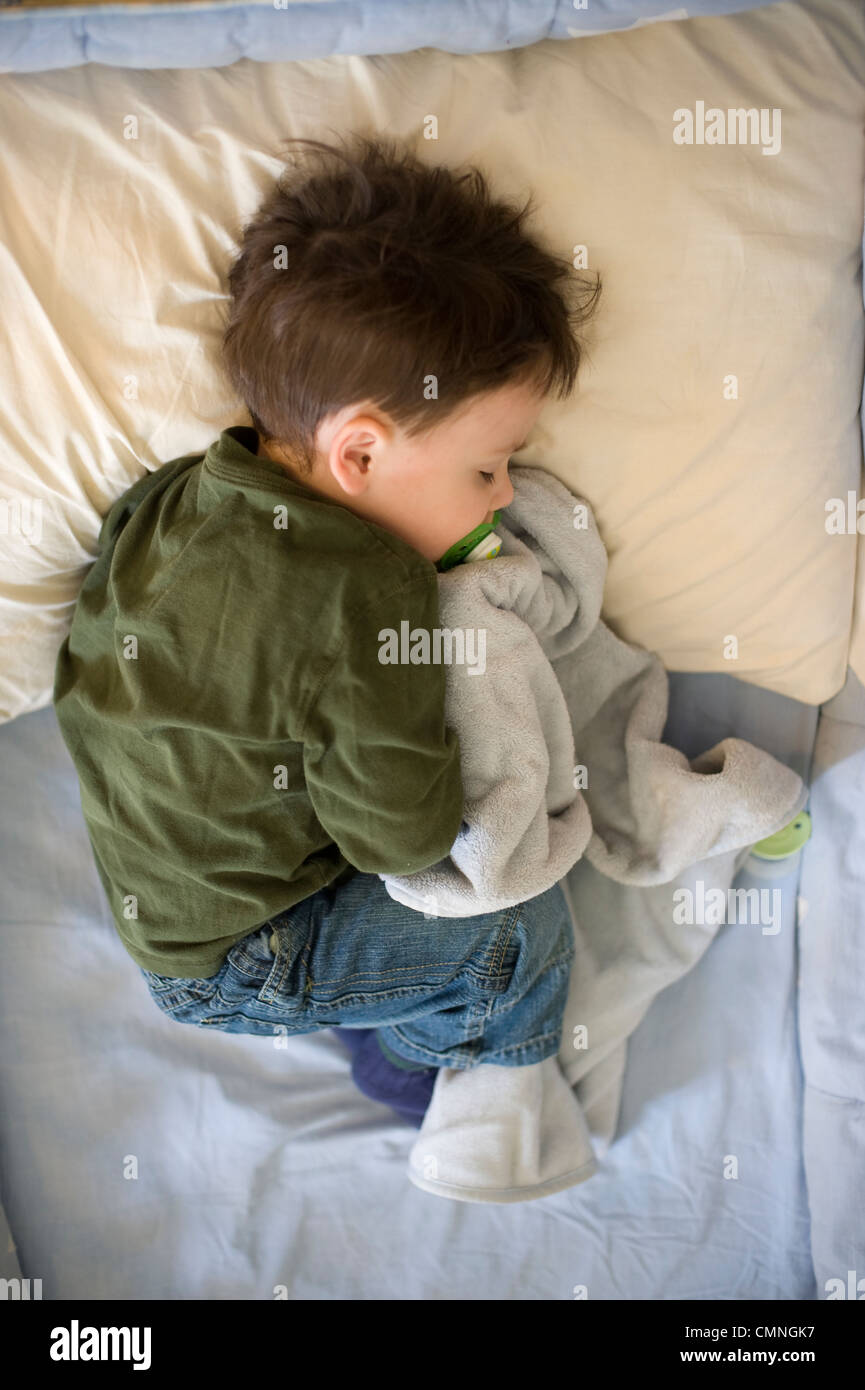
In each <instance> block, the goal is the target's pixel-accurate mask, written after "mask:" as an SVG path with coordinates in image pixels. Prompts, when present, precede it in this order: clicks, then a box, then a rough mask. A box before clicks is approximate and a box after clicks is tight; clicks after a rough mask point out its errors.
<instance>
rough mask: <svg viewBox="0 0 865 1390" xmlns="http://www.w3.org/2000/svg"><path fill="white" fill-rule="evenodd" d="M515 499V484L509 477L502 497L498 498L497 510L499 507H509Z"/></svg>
mask: <svg viewBox="0 0 865 1390" xmlns="http://www.w3.org/2000/svg"><path fill="white" fill-rule="evenodd" d="M513 500H514V485H513V483H512V482H511V480H510V478H508V479H507V480H506V482H505V489H504V492H503V493H502V495H501V497H500V498H499V500H498V504H497V508H496V510H498V508H499V507H509V506H510V505H511V503H512V502H513ZM490 520H492V517H490Z"/></svg>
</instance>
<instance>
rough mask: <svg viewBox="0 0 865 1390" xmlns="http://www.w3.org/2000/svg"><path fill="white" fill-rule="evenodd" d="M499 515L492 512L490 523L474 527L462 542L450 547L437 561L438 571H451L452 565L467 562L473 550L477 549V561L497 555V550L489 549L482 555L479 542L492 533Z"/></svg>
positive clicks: (485, 522) (486, 522)
mask: <svg viewBox="0 0 865 1390" xmlns="http://www.w3.org/2000/svg"><path fill="white" fill-rule="evenodd" d="M500 515H501V513H500V512H493V519H492V521H484V522H482V523H481V525H480V526H476V527H475V529H474V530H473V531H469V533H468V535H467V536H463V538H462V540H459V541H457V542H456V543H455V544H454V545H452V546H450V548H449V549H448V550H446V551H445V553H444V555H443V556H442V557H441V559H440V560H439V562H438V565H437V566H436V568H437V569H439V570H451V569H453V567H454V565H461V564H462V563H463V561H464V560H467V559H468V558H469V555H470V554H471V552H472V551H473V550H475V549H478V554H477V555H476V556H475V559H477V560H481V559H492V557H493V556H494V555H498V553H499V551H498V548H493V547H490V548H488V549H487V550H486V552H485V553H483V554H482V553H481V551H480V549H479V547H480V545H481V542H482V541H485V540H486V539H487V537H488V536H490V535H491V533H492V532H493V531H494V529H495V527H496V525H497V523H498V520H499V517H500ZM496 539H498V537H496ZM500 547H501V541H499V548H500Z"/></svg>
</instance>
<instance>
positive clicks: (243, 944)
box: [219, 914, 306, 1005]
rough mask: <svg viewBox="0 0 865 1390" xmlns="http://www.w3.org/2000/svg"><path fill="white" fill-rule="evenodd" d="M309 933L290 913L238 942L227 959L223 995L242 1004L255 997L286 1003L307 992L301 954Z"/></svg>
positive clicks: (276, 918) (258, 928)
mask: <svg viewBox="0 0 865 1390" xmlns="http://www.w3.org/2000/svg"><path fill="white" fill-rule="evenodd" d="M305 938H306V932H305V928H304V927H303V926H298V924H297V923H296V922H294V923H289V922H288V921H287V914H280V916H278V917H274V918H271V920H270V921H269V922H265V923H264V925H263V926H261V927H257V928H256V930H255V931H254V932H250V933H249V935H248V936H244V937H242V938H241V940H240V941H236V942H235V944H234V945H233V946H232V948H231V950H230V951H229V953H228V956H227V958H226V971H225V976H224V978H223V979H222V980H221V982H220V990H219V994H220V998H221V999H222V1000H224V1002H225V1003H226V1004H238V1003H241V1002H242V1001H243V1000H248V999H250V998H251V997H252V998H254V999H255V1000H257V1002H258V1003H260V1004H280V1005H285V1004H286V1003H289V1002H290V1001H291V1000H292V999H294V998H296V997H297V996H298V995H301V996H302V994H303V988H304V984H303V980H302V978H301V976H302V974H303V971H302V968H301V960H300V958H301V956H302V954H303V946H304V944H305Z"/></svg>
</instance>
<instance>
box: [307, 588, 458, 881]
mask: <svg viewBox="0 0 865 1390" xmlns="http://www.w3.org/2000/svg"><path fill="white" fill-rule="evenodd" d="M401 624H402V625H403V626H402V627H401ZM438 624H439V609H438V584H437V581H436V578H435V576H434V575H433V574H431V575H430V576H429V577H428V578H426V577H421V578H419V579H413V580H410V581H408V582H406V583H405V584H403V585H401V586H400V587H399V588H398V589H396V590H394V592H392V593H391V594H389V595H387V596H386V597H385V598H383V599H378V600H377V601H376V602H375V603H374V604H371V605H370V606H369V607H367V608H361V609H360V610H359V611H358V610H355V612H353V613H352V614H351V615H350V617H349V618H348V620H347V630H346V635H345V638H344V640H343V643H342V645H341V647H340V650H339V651H338V653H337V655H336V657H335V658H334V660H333V663H332V665H331V667H330V670H329V671H328V673H327V675H326V676H325V679H324V680H323V682H322V684H321V687H320V689H319V690H318V692H317V694H314V695H313V697H312V702H311V707H310V709H309V712H308V715H307V719H306V723H305V726H304V731H303V759H304V772H305V776H306V786H307V791H308V794H309V797H310V799H311V801H312V805H313V808H314V810H315V813H316V815H317V817H318V819H319V821H320V822H321V825H322V826H323V827H324V829H325V830H326V832H327V833H328V835H330V837H331V839H332V840H333V841H334V843H335V844H336V845H337V846H338V848H339V849H340V851H341V852H342V854H343V855H344V856H345V858H346V859H347V860H348V862H349V863H350V864H353V865H354V867H355V868H356V869H359V870H360V871H361V873H378V874H395V875H396V874H409V873H416V872H417V871H418V870H420V869H426V868H429V867H430V865H432V864H436V863H438V861H439V860H440V859H443V858H445V856H446V855H447V854H448V853H449V851H450V849H451V846H452V845H453V843H454V841H455V840H456V838H457V835H458V833H459V829H460V825H461V823H462V814H463V788H462V778H461V769H460V749H459V739H458V737H457V734H456V733H455V732H454V731H453V730H449V729H446V728H445V716H444V699H445V688H446V687H445V682H446V676H447V668H446V666H445V665H444V664H442V663H441V661H439V662H437V663H434V662H433V661H432V660H431V659H430V660H428V661H427V662H426V663H423V662H412V661H411V660H410V659H408V658H407V651H406V649H409V650H410V648H411V641H410V633H411V632H414V631H416V630H418V629H421V630H425V631H427V632H428V633H429V634H430V636H431V635H432V633H433V630H434V629H435V628H436V627H437V625H438ZM388 629H390V630H391V631H392V632H394V633H395V634H396V638H395V640H396V644H397V645H398V646H399V645H400V641H401V636H402V637H403V638H404V639H405V640H403V641H402V643H401V648H402V649H401V650H398V651H397V658H398V659H397V660H396V661H395V662H393V663H384V662H382V661H381V660H380V659H379V655H380V653H381V652H382V650H383V649H384V648H385V646H386V634H387V630H388ZM429 645H430V652H431V653H432V652H434V651H435V644H433V643H430V644H429Z"/></svg>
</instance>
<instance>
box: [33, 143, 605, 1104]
mask: <svg viewBox="0 0 865 1390" xmlns="http://www.w3.org/2000/svg"><path fill="white" fill-rule="evenodd" d="M287 143H289V144H291V145H294V146H296V147H303V148H297V149H295V150H294V151H293V154H294V159H293V162H292V163H291V164H290V165H289V166H287V167H286V169H285V170H284V172H283V174H282V175H281V177H280V179H279V180H278V181H277V184H276V185H275V187H274V189H273V191H272V192H271V193H270V194H269V196H268V197H267V198H266V199H265V201H264V202H263V204H262V205H261V207H260V208H259V210H258V212H257V213H256V215H255V217H254V218H253V220H252V221H251V222H250V223H249V225H248V226H247V227H246V228H245V230H244V234H243V240H242V245H241V247H240V251H239V254H238V256H237V259H236V260H235V262H234V264H233V266H232V267H231V269H230V272H229V287H230V293H231V303H230V312H229V317H228V322H227V324H226V326H225V333H224V340H223V360H224V365H225V369H226V372H227V376H228V378H229V380H230V381H231V384H232V386H233V387H234V389H235V390H236V391H237V392H238V394H239V395H240V396H241V398H242V399H243V401H244V402H245V404H246V406H247V409H248V411H249V414H250V417H251V419H252V425H251V426H249V425H236V426H234V427H232V428H230V429H226V430H224V431H223V432H222V434H221V435H220V436H219V438H218V439H217V440H216V441H215V442H214V443H212V444H211V445H210V447H209V448H208V449H207V451H206V453H204V454H203V455H202V454H193V455H187V456H184V457H182V458H179V459H176V460H173V461H172V462H170V463H166V464H165V465H163V466H162V467H160V468H158V469H157V470H155V471H154V472H151V473H149V474H146V475H145V476H144V477H142V478H140V479H139V480H138V482H136V483H135V484H134V485H133V486H132V487H131V488H130V489H129V490H128V491H127V492H126V493H125V494H124V495H123V496H122V497H120V498H119V499H118V500H117V501H116V502H115V503H114V505H113V506H112V507H111V509H110V511H109V512H108V514H107V515H106V517H105V519H104V522H103V525H102V530H101V532H100V538H99V540H100V549H99V555H98V558H97V560H96V562H95V563H94V565H93V566H92V567H91V569H90V571H89V572H88V574H87V576H86V579H85V581H84V584H83V587H82V589H81V593H80V597H79V599H78V603H77V605H76V608H75V612H74V614H73V619H72V625H71V629H70V632H69V635H68V637H67V639H66V640H65V642H64V643H63V646H62V648H61V650H60V653H59V655H58V659H57V669H56V677H55V687H54V700H55V706H56V711H57V718H58V721H59V724H60V728H61V731H62V734H63V737H64V739H65V741H66V744H67V747H68V749H69V752H70V754H71V756H72V759H73V761H74V763H75V767H76V770H77V773H78V777H79V781H80V787H81V804H82V811H83V814H84V818H85V821H86V824H87V829H88V833H89V836H90V841H91V845H92V849H93V854H94V858H95V862H96V866H97V869H98V872H99V876H100V879H101V881H102V884H103V886H104V889H105V892H106V894H107V897H108V901H109V904H110V907H111V911H112V915H113V918H114V921H115V924H116V927H117V930H118V932H119V935H120V938H121V941H122V943H123V945H124V947H125V948H126V950H127V952H128V953H129V955H130V956H131V957H132V959H133V960H134V961H135V962H136V964H137V965H138V966H139V968H140V969H141V971H142V973H143V975H144V978H145V981H146V983H147V986H148V989H149V991H150V993H151V996H152V998H153V999H154V1000H155V1002H156V1004H157V1005H158V1006H159V1008H160V1009H162V1010H163V1011H164V1012H165V1013H166V1014H167V1015H168V1016H169V1017H171V1018H173V1019H175V1020H177V1021H178V1022H181V1023H191V1024H194V1025H196V1026H198V1027H202V1028H207V1029H216V1030H220V1031H223V1032H228V1033H253V1034H258V1035H261V1036H275V1035H277V1034H289V1035H290V1034H296V1033H297V1034H299V1033H311V1032H314V1031H316V1030H319V1029H323V1028H330V1027H334V1028H336V1029H337V1030H338V1034H337V1035H338V1036H339V1037H340V1038H341V1039H342V1040H343V1042H344V1043H345V1044H346V1045H347V1047H348V1048H349V1051H350V1052H351V1053H352V1057H353V1067H352V1074H353V1076H354V1079H355V1082H356V1084H357V1085H358V1086H359V1087H360V1089H361V1090H362V1091H364V1093H365V1094H367V1095H370V1096H373V1097H374V1098H375V1099H377V1100H381V1101H384V1102H386V1103H388V1104H390V1105H391V1106H392V1108H393V1109H394V1110H396V1112H397V1113H398V1114H400V1115H401V1116H403V1117H405V1118H407V1119H408V1120H409V1121H410V1122H411V1123H413V1124H415V1125H419V1124H420V1123H421V1121H422V1119H423V1115H424V1112H425V1109H426V1106H427V1104H428V1102H429V1098H430V1095H431V1091H432V1086H433V1083H434V1081H435V1076H436V1072H437V1069H438V1068H440V1067H454V1068H467V1067H472V1066H476V1065H477V1064H478V1063H480V1062H486V1063H496V1064H499V1065H501V1066H526V1065H530V1064H531V1063H534V1062H540V1061H543V1060H544V1059H545V1058H546V1057H548V1056H551V1055H554V1054H555V1053H557V1051H558V1049H559V1044H560V1033H561V1024H562V1017H563V1013H564V1008H565V1003H566V999H567V992H568V983H569V970H570V963H571V960H572V958H573V952H574V948H573V940H572V929H571V922H570V916H569V913H568V909H567V905H566V902H565V899H564V896H563V893H562V890H561V886H560V885H558V884H556V885H555V886H554V887H553V888H552V889H550V890H549V891H547V892H545V893H542V894H540V895H539V896H537V897H535V898H532V899H530V900H529V901H527V902H524V903H520V904H517V905H516V906H514V907H511V908H508V909H505V910H501V911H497V912H489V913H485V914H480V915H477V916H473V917H467V918H464V919H454V918H437V917H435V916H433V915H431V914H430V915H428V914H425V913H424V914H422V913H418V912H415V911H413V910H412V909H410V908H408V907H404V906H403V905H401V904H400V903H398V902H396V901H395V900H394V899H392V898H391V897H390V896H389V894H388V893H387V891H386V889H385V887H384V884H383V883H382V881H381V878H380V877H379V875H382V874H400V875H405V874H410V873H412V872H415V871H418V870H421V869H424V868H427V867H429V866H431V865H433V864H435V863H438V862H439V861H440V860H441V859H443V858H445V857H446V856H447V854H448V852H449V850H450V848H451V846H452V845H453V843H454V841H455V839H456V838H457V834H458V832H459V829H460V826H461V823H462V816H463V791H462V785H461V779H460V749H459V745H458V740H457V737H456V735H455V734H454V733H453V731H451V730H449V729H447V728H446V727H445V721H444V698H445V678H446V672H445V669H444V666H443V665H442V664H440V663H433V664H420V663H416V662H412V661H406V662H396V663H392V662H387V663H384V662H382V661H381V660H380V659H379V653H380V648H381V641H380V634H381V633H382V631H383V630H384V629H388V628H393V629H396V630H398V631H399V630H400V624H401V623H402V622H408V624H409V625H410V628H411V629H412V630H414V629H417V628H421V629H426V630H429V631H430V632H431V631H432V630H433V629H435V628H436V627H437V625H438V621H439V612H438V581H437V573H438V570H437V565H438V563H439V561H440V559H441V557H442V556H443V555H444V553H445V551H446V550H448V548H449V547H451V546H452V545H453V544H454V543H455V542H456V541H457V540H459V539H460V538H461V537H463V536H465V535H466V534H467V533H468V532H470V531H471V530H472V529H473V528H474V527H476V526H477V525H479V524H481V523H483V522H485V521H488V520H490V519H491V518H492V516H493V513H494V511H495V510H496V508H499V507H506V506H507V505H508V503H509V501H510V500H511V499H512V497H513V491H512V488H511V485H510V482H509V480H508V459H509V456H510V455H511V454H512V453H514V452H515V451H516V450H518V449H519V448H521V447H522V445H523V443H524V442H525V440H526V437H527V436H528V435H529V433H530V432H531V430H532V428H533V426H534V424H535V421H536V420H537V418H538V415H539V413H540V410H541V408H542V406H543V403H544V401H545V399H546V398H547V397H548V396H549V395H550V394H551V393H553V392H556V393H557V394H558V395H559V396H566V395H567V394H569V393H570V391H571V390H572V389H573V386H574V384H575V380H576V375H577V370H578V367H579V362H580V355H581V347H580V342H579V339H578V337H577V334H576V330H577V327H578V325H579V324H580V323H582V322H583V321H585V319H586V318H588V317H589V315H590V314H591V312H592V309H593V307H594V302H595V299H596V298H597V290H596V291H595V294H594V295H592V296H590V297H589V300H588V303H587V304H586V303H584V304H583V305H582V306H581V307H580V308H576V309H575V308H571V307H569V306H568V303H567V300H566V295H565V291H566V290H567V289H568V288H569V287H570V282H572V281H573V282H574V283H576V281H575V277H574V275H573V272H572V269H571V267H570V264H569V262H567V261H566V260H559V259H558V258H556V257H555V256H553V255H552V254H550V253H549V252H547V251H546V250H545V249H543V247H542V246H540V245H539V244H538V243H537V242H536V241H535V240H533V239H532V238H531V237H530V236H529V235H528V234H527V233H526V231H525V230H524V227H523V220H524V217H525V215H526V212H527V207H523V208H522V209H519V208H517V207H515V206H513V205H511V204H509V203H507V202H503V201H498V200H495V199H493V198H492V197H491V195H490V193H489V190H488V187H487V184H486V181H485V179H484V177H483V175H482V174H481V173H480V172H479V171H478V170H477V169H471V170H470V172H469V173H464V174H462V175H458V174H457V173H455V172H453V171H452V170H450V169H448V168H447V167H445V166H431V165H428V164H426V163H424V162H423V161H421V160H420V159H418V158H417V157H416V156H414V155H413V154H412V153H411V152H410V151H408V150H407V149H402V148H400V147H399V146H397V145H396V144H395V143H393V142H388V141H384V140H376V139H371V138H365V137H360V136H355V137H353V138H351V139H347V140H345V141H343V142H342V144H341V145H339V146H337V145H327V144H324V143H322V142H320V141H300V140H298V141H290V142H287ZM305 160H306V162H305ZM485 563H495V561H494V560H491V561H486V562H485ZM479 678H480V679H482V678H483V677H482V676H480V677H479Z"/></svg>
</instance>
